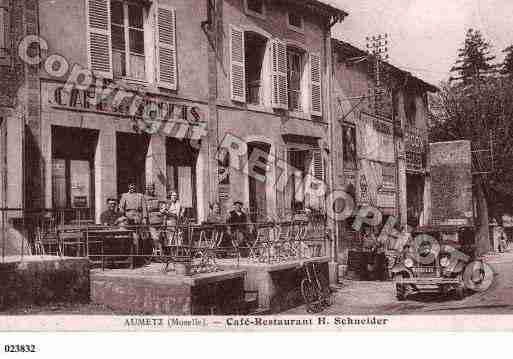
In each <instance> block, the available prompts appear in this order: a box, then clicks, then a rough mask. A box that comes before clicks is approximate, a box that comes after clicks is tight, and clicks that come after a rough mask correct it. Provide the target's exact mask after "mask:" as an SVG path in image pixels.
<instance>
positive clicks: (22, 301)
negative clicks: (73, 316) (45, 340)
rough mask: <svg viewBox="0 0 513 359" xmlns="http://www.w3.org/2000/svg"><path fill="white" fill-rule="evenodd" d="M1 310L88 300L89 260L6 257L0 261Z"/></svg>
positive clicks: (85, 301)
mask: <svg viewBox="0 0 513 359" xmlns="http://www.w3.org/2000/svg"><path fill="white" fill-rule="evenodd" d="M0 278H1V280H2V286H1V290H0V311H2V310H6V309H9V308H15V307H26V306H30V305H44V304H50V303H87V302H88V301H89V260H88V259H86V258H59V257H50V256H47V257H41V256H37V257H35V256H34V257H32V256H29V257H24V258H23V259H20V258H19V257H5V261H4V262H2V263H0Z"/></svg>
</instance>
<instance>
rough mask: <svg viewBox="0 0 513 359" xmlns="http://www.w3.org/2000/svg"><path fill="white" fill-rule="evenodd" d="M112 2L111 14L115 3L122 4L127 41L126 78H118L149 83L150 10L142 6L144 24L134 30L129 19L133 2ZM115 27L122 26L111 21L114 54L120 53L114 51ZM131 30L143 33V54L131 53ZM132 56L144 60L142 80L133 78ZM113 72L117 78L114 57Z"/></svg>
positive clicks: (123, 27) (117, 0)
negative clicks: (148, 43)
mask: <svg viewBox="0 0 513 359" xmlns="http://www.w3.org/2000/svg"><path fill="white" fill-rule="evenodd" d="M110 2H111V12H112V3H114V2H117V3H121V5H122V8H123V25H122V29H123V36H124V40H125V44H124V45H125V50H124V54H125V72H126V74H125V76H120V77H118V78H120V79H124V80H128V81H131V82H139V83H141V82H143V83H146V82H148V61H147V59H148V53H147V51H148V49H147V46H146V22H147V21H148V20H149V10H148V8H147V7H145V6H144V5H142V6H141V8H142V12H143V13H142V17H143V23H142V28H141V29H139V28H134V27H132V26H130V23H129V22H130V21H129V20H130V19H129V5H130V3H131V1H127V0H110ZM134 4H138V3H134ZM113 26H118V27H120V26H121V25H120V24H114V23H112V21H111V42H112V50H111V51H112V52H113V53H114V51H119V50H117V49H116V50H115V49H114V43H113V41H112V40H113V32H112V27H113ZM130 30H136V31H140V32H142V35H143V41H144V42H143V52H144V53H143V54H142V55H141V54H137V53H132V52H131V51H130ZM130 56H138V57H142V58H143V63H144V76H142V78H136V77H133V76H131V72H130V71H131V70H130ZM112 61H113V63H112V71H113V76H114V78H116V74H115V73H114V56H112Z"/></svg>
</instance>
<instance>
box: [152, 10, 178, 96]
mask: <svg viewBox="0 0 513 359" xmlns="http://www.w3.org/2000/svg"><path fill="white" fill-rule="evenodd" d="M156 11H157V14H156V30H157V36H156V39H157V66H156V67H157V83H158V86H159V87H163V88H167V89H170V90H176V89H177V85H178V78H177V70H176V12H175V9H173V8H171V7H169V6H166V5H161V4H159V5H158V7H157V10H156Z"/></svg>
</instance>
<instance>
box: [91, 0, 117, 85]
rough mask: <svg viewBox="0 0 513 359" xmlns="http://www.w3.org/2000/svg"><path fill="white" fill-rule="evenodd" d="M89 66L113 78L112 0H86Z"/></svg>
mask: <svg viewBox="0 0 513 359" xmlns="http://www.w3.org/2000/svg"><path fill="white" fill-rule="evenodd" d="M86 15H87V47H88V51H87V52H88V57H89V68H90V69H91V70H92V71H93V73H94V74H96V75H97V76H101V77H105V78H112V42H111V24H110V0H86Z"/></svg>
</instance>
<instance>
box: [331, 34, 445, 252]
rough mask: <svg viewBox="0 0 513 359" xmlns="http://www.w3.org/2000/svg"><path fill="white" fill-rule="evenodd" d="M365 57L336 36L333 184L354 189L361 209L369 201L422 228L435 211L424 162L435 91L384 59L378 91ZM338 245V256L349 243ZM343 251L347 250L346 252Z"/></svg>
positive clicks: (344, 240)
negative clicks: (429, 100) (429, 102)
mask: <svg viewBox="0 0 513 359" xmlns="http://www.w3.org/2000/svg"><path fill="white" fill-rule="evenodd" d="M368 59H369V58H368V55H367V53H366V52H364V51H363V50H360V49H358V48H356V47H354V46H353V45H350V44H348V43H346V42H343V41H339V40H333V67H334V79H333V97H332V98H333V108H334V115H333V116H334V120H333V128H334V130H333V131H334V137H335V143H336V144H340V143H342V145H339V146H337V147H335V153H334V156H333V158H334V159H335V160H334V171H335V173H336V176H335V186H336V187H338V188H345V189H346V190H350V191H353V192H354V194H355V197H356V198H355V202H356V204H357V205H358V206H365V205H371V206H373V207H375V208H378V209H379V210H380V211H381V213H382V214H383V215H384V221H385V220H386V219H387V218H388V216H394V217H396V218H397V220H398V223H399V224H401V225H406V224H407V223H409V224H411V225H415V226H416V225H418V224H424V223H427V221H428V218H429V216H430V208H429V204H430V177H429V168H427V167H426V163H428V162H427V139H428V138H427V129H428V119H429V116H428V107H427V93H428V92H435V91H437V88H436V87H434V86H432V85H430V84H427V83H426V82H424V81H422V80H421V79H419V78H416V77H414V76H412V75H411V74H410V73H408V72H406V71H403V70H401V69H399V68H397V67H395V66H392V65H390V64H388V63H383V66H382V70H383V71H382V78H383V86H382V87H383V88H384V91H381V92H380V91H377V92H378V93H381V95H378V96H376V95H375V94H376V90H375V79H374V76H373V75H372V73H373V72H372V71H371V70H370V69H373V68H374V63H373V61H372V60H368ZM347 241H348V239H347V238H346V239H342V238H341V240H340V242H339V255H340V256H341V257H342V258H344V256H345V254H344V253H343V252H344V250H345V249H347V247H349V246H350V245H351V244H350V243H347ZM341 252H342V253H341Z"/></svg>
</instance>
